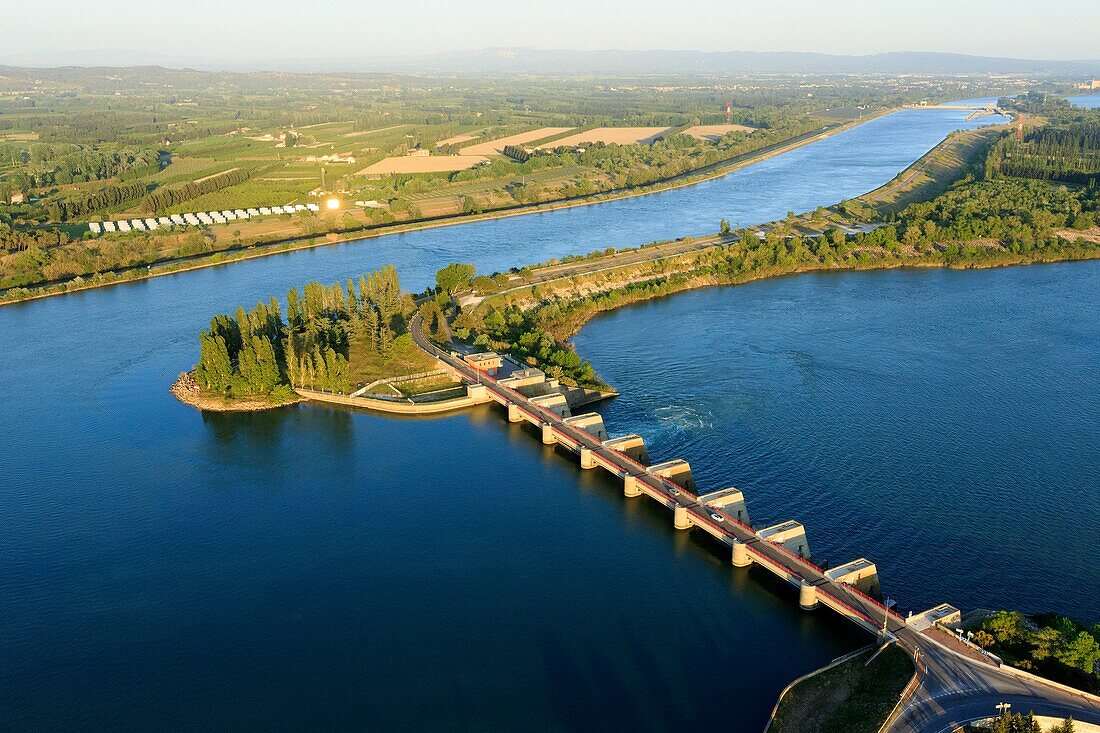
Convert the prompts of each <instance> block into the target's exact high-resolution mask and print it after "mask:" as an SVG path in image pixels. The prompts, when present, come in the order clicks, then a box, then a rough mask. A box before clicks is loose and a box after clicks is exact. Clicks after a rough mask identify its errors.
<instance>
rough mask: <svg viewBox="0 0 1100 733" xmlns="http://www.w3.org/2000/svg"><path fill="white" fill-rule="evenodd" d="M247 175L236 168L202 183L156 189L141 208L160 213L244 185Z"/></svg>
mask: <svg viewBox="0 0 1100 733" xmlns="http://www.w3.org/2000/svg"><path fill="white" fill-rule="evenodd" d="M249 175H250V174H249V172H248V171H246V170H243V169H240V168H238V169H237V170H233V171H226V172H225V173H222V174H220V175H216V176H213V177H212V178H207V179H205V180H202V181H188V182H187V183H184V184H182V185H179V186H165V187H163V188H157V189H155V190H154V191H152V192H151V193H149V195H147V196H146V197H145V200H144V201H143V202H142V207H143V208H144V209H145V210H146V211H148V212H150V213H160V212H163V211H165V210H167V209H170V208H172V207H173V206H177V205H179V204H182V203H183V202H184V201H190V200H191V199H196V198H198V197H199V196H202V195H204V194H208V193H213V192H214V191H220V190H221V189H223V188H229V187H230V186H236V185H238V184H241V183H244V182H245V181H247V180H248V178H249Z"/></svg>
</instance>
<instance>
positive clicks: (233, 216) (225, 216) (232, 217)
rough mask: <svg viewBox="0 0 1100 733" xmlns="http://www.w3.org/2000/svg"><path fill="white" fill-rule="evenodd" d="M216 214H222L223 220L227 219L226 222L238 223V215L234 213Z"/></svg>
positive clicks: (218, 212) (220, 212) (221, 212)
mask: <svg viewBox="0 0 1100 733" xmlns="http://www.w3.org/2000/svg"><path fill="white" fill-rule="evenodd" d="M214 213H215V214H221V215H222V218H223V219H225V220H226V221H236V220H237V215H236V214H234V213H233V212H232V211H215V212H214Z"/></svg>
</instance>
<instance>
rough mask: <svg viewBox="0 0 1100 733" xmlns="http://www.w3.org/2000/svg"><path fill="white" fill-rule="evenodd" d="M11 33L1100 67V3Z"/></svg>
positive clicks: (121, 5)
mask: <svg viewBox="0 0 1100 733" xmlns="http://www.w3.org/2000/svg"><path fill="white" fill-rule="evenodd" d="M0 19H2V20H3V24H4V26H5V27H6V30H7V32H6V33H4V42H3V44H2V46H0V61H11V60H20V58H22V59H23V60H26V58H27V57H33V58H36V59H40V60H43V59H45V60H48V59H49V58H51V57H53V56H56V57H57V58H58V59H63V60H64V61H65V62H69V63H71V62H72V61H73V59H74V58H79V57H80V55H81V53H82V52H84V51H92V50H94V51H100V52H104V51H106V52H110V53H113V54H119V55H125V54H126V53H128V52H131V51H139V52H142V53H151V54H158V55H161V56H162V57H186V58H189V59H211V60H215V59H225V60H245V59H248V60H253V59H289V58H347V57H353V56H370V55H379V54H414V53H415V54H419V53H431V52H436V51H454V50H466V49H479V48H489V47H508V46H521V47H529V48H543V49H563V48H577V49H611V48H614V49H633V50H638V49H654V48H662V49H698V50H730V51H733V50H755V51H769V50H780V51H795V50H798V51H802V50H805V51H824V52H829V53H856V54H862V53H878V52H882V51H898V50H921V51H926V50H927V51H952V52H959V53H973V54H981V55H998V56H1011V57H1027V58H1057V59H1085V58H1091V59H1096V58H1100V0H1047V1H1046V2H1035V1H1034V0H1032V1H1031V2H1023V1H1022V0H997V2H985V1H984V0H980V1H978V0H924V1H923V2H922V1H920V0H908V1H905V2H902V1H901V0H861V1H859V2H857V1H855V0H814V1H813V2H810V1H807V0H753V1H752V2H742V1H741V0H679V1H677V2H668V0H659V1H649V0H636V1H635V2H632V3H628V2H618V1H617V0H615V1H608V0H588V1H587V2H581V1H580V0H556V1H550V0H544V1H541V2H531V1H527V0H481V1H476V0H446V1H444V0H386V1H379V0H355V1H350V0H315V1H314V2H301V1H300V0H297V1H295V2H287V1H285V0H264V1H263V2H260V1H258V0H185V1H183V2H160V1H159V0H94V1H93V0H65V2H27V1H26V0H21V1H19V2H15V1H14V0H0ZM103 55H104V54H103V53H100V54H98V56H100V57H102V56H103ZM96 56H97V54H88V58H90V59H94V58H95V57H96Z"/></svg>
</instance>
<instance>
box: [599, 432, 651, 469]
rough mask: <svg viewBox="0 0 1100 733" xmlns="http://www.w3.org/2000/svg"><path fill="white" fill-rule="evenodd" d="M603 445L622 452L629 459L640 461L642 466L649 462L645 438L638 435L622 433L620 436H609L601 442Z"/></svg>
mask: <svg viewBox="0 0 1100 733" xmlns="http://www.w3.org/2000/svg"><path fill="white" fill-rule="evenodd" d="M603 444H604V446H605V447H607V448H611V449H612V450H617V451H619V452H620V453H624V454H625V455H626V456H628V457H629V458H630V459H632V460H635V461H637V462H638V463H641V464H642V465H643V466H644V465H646V464H647V463H649V451H648V450H646V447H645V439H644V438H642V436H640V435H624V436H622V437H621V438H610V439H608V440H605V441H604V442H603Z"/></svg>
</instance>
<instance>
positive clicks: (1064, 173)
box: [986, 120, 1100, 185]
mask: <svg viewBox="0 0 1100 733" xmlns="http://www.w3.org/2000/svg"><path fill="white" fill-rule="evenodd" d="M998 174H999V175H1002V176H1012V177H1016V178H1034V179H1039V180H1049V181H1062V182H1065V183H1076V184H1081V185H1095V184H1096V183H1097V181H1100V120H1097V121H1087V122H1075V123H1071V124H1068V125H1064V126H1047V127H1040V128H1037V129H1032V130H1028V131H1027V132H1026V134H1024V136H1023V139H1017V138H1016V136H1015V135H1006V136H1005V137H1002V138H1001V139H1000V140H999V141H997V143H996V144H995V145H994V146H993V148H992V150H991V151H990V153H989V156H988V157H987V159H986V177H987V178H992V177H995V176H996V175H998Z"/></svg>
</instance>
